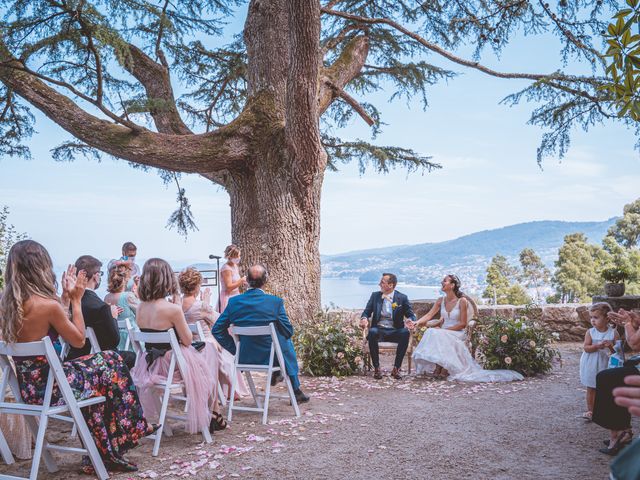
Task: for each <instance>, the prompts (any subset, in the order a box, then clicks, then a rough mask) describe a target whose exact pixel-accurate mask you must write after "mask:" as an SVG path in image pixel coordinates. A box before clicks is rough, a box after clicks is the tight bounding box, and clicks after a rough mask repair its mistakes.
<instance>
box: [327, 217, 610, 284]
mask: <svg viewBox="0 0 640 480" xmlns="http://www.w3.org/2000/svg"><path fill="white" fill-rule="evenodd" d="M615 220H616V218H611V219H609V220H606V221H604V222H561V221H550V220H545V221H537V222H528V223H520V224H517V225H510V226H508V227H503V228H498V229H494V230H484V231H482V232H476V233H472V234H470V235H465V236H463V237H459V238H456V239H454V240H448V241H445V242H438V243H424V244H419V245H401V246H392V247H387V248H376V249H372V250H362V251H356V252H349V253H343V254H338V255H327V256H323V257H322V275H323V276H324V277H339V278H358V279H360V280H361V281H363V282H368V281H377V280H378V278H379V276H380V273H381V272H383V271H392V272H394V273H396V274H398V275H399V277H400V280H401V281H402V282H404V283H413V284H417V285H437V284H438V282H439V281H440V279H441V278H442V275H443V274H445V273H448V272H451V273H456V274H458V275H459V276H460V278H461V279H462V281H463V283H465V284H466V286H467V288H470V289H473V288H476V289H478V288H480V286H481V284H482V283H483V282H484V276H485V270H486V268H487V265H488V264H489V262H490V261H491V258H492V257H493V256H494V255H496V254H502V255H504V256H506V257H507V258H509V259H510V260H512V261H516V260H517V256H518V254H519V253H520V251H521V250H522V249H524V248H527V247H528V248H532V249H534V250H535V251H536V252H537V253H538V255H540V257H541V258H542V260H543V261H544V262H545V263H546V264H547V265H548V266H549V267H553V262H554V261H555V260H556V258H557V254H558V248H560V246H561V245H562V242H563V239H564V236H565V235H568V234H570V233H576V232H582V233H584V234H585V235H586V236H587V238H588V239H589V241H591V242H593V243H600V242H601V241H602V238H603V237H604V236H605V235H606V233H607V230H608V228H609V227H610V226H611V225H613V224H614V223H615Z"/></svg>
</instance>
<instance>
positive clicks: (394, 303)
mask: <svg viewBox="0 0 640 480" xmlns="http://www.w3.org/2000/svg"><path fill="white" fill-rule="evenodd" d="M397 306H398V304H397V303H396V302H393V303H392V304H391V308H392V309H393V310H395V309H396V308H397Z"/></svg>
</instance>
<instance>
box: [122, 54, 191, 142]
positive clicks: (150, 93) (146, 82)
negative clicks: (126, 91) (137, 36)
mask: <svg viewBox="0 0 640 480" xmlns="http://www.w3.org/2000/svg"><path fill="white" fill-rule="evenodd" d="M129 52H130V53H131V61H130V62H125V65H124V68H125V69H126V70H127V71H128V72H129V73H130V74H131V75H133V76H134V77H135V78H136V79H137V80H138V81H139V82H140V83H141V84H142V86H143V87H144V88H145V90H146V92H147V97H148V98H149V99H150V100H160V101H161V105H160V106H159V107H153V108H151V112H150V113H151V116H152V117H153V121H154V123H155V125H156V128H157V129H158V132H160V133H168V134H175V135H189V134H190V133H192V132H191V130H189V127H187V126H186V125H185V123H184V122H183V121H182V118H181V117H180V113H179V112H178V108H177V107H176V100H175V97H174V95H173V88H172V86H171V77H170V75H169V69H168V68H167V67H165V66H164V65H161V64H159V63H157V62H155V61H153V59H151V58H150V57H149V56H148V55H147V54H146V53H144V52H143V51H142V50H140V49H139V48H138V47H136V46H135V45H129Z"/></svg>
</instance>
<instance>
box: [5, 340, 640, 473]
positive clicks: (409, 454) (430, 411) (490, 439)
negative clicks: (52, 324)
mask: <svg viewBox="0 0 640 480" xmlns="http://www.w3.org/2000/svg"><path fill="white" fill-rule="evenodd" d="M560 348H561V352H562V356H563V364H562V365H561V366H560V365H559V366H558V367H556V369H555V370H554V371H553V373H552V374H550V375H547V376H544V377H541V378H534V379H527V380H525V381H524V382H517V383H509V384H459V383H454V382H444V381H438V380H431V379H426V378H419V377H414V376H407V377H405V378H404V379H403V380H400V381H396V380H392V379H391V378H390V377H388V376H386V377H385V378H384V379H383V380H381V381H376V380H374V379H373V378H372V377H370V376H368V377H362V376H361V377H351V378H348V379H345V380H337V379H330V378H303V379H302V385H303V389H304V390H305V391H306V392H307V393H309V394H311V395H312V400H311V402H310V403H308V404H305V405H303V406H302V407H301V410H302V416H301V417H300V418H295V417H292V416H291V413H292V412H293V410H292V409H291V407H290V406H289V405H288V402H287V401H285V400H273V403H272V408H271V410H270V412H271V413H272V414H270V416H269V419H270V423H269V425H262V424H260V423H259V422H258V421H257V414H252V413H239V414H234V415H237V416H234V422H233V424H232V425H231V427H230V428H229V429H228V430H225V431H224V432H217V433H216V435H215V438H214V443H212V444H210V445H206V444H204V445H203V444H202V443H200V442H201V437H199V436H197V435H193V436H189V435H186V434H184V433H182V432H181V431H179V430H177V429H176V433H175V435H174V437H172V438H165V439H163V442H162V446H161V449H160V454H159V456H158V457H157V458H153V457H151V442H145V443H143V444H142V445H141V446H140V447H139V448H137V449H135V450H134V451H132V452H131V453H130V455H129V457H130V459H131V460H133V461H134V462H137V463H138V465H139V467H140V471H139V472H137V473H136V474H118V475H114V476H113V477H112V478H118V479H127V478H132V479H138V478H161V477H164V478H178V477H191V476H193V477H195V478H206V479H222V478H277V479H279V480H281V479H299V478H310V479H316V478H318V479H320V478H344V477H348V478H352V479H370V478H398V479H424V478H437V479H440V478H442V479H457V478H474V479H485V478H495V479H514V478H518V479H540V478H545V479H546V478H554V479H605V478H607V476H608V471H609V468H608V464H609V460H610V458H609V457H607V456H605V455H603V454H601V453H598V451H597V449H598V448H600V447H601V446H602V440H603V439H605V438H608V436H607V435H608V434H607V432H606V431H604V430H603V429H601V428H600V427H598V426H597V425H594V424H592V423H586V422H585V421H584V420H582V419H581V418H580V416H581V414H582V412H583V411H584V410H585V402H584V396H585V393H584V389H583V388H582V387H581V385H580V383H579V378H578V362H579V358H580V352H581V346H580V345H578V344H563V345H561V347H560ZM385 361H386V362H387V363H390V362H391V357H386V358H385ZM277 390H282V387H279V388H278V389H277ZM639 428H640V425H639V424H638V421H637V419H634V429H635V431H636V432H637V431H639ZM50 438H51V440H52V441H64V440H66V439H67V438H68V433H67V431H63V430H60V431H54V432H53V433H52V435H51V436H50ZM57 458H59V459H60V472H58V473H56V474H47V473H46V470H45V468H44V466H42V467H41V470H40V473H41V475H40V478H47V479H49V478H50V479H53V478H57V479H59V478H67V479H72V478H87V477H85V476H83V475H81V474H79V472H78V470H79V458H78V457H77V456H71V455H66V456H57ZM29 465H30V463H29V462H28V461H27V462H20V463H18V464H16V465H15V466H11V467H7V466H6V465H0V472H1V473H5V472H6V473H9V474H16V473H19V474H21V475H26V474H27V471H28V468H29Z"/></svg>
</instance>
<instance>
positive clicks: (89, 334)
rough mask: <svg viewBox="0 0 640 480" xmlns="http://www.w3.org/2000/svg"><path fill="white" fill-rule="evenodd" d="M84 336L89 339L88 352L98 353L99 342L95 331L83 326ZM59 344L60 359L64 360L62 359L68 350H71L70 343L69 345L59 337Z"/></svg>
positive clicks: (99, 348)
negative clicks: (89, 348)
mask: <svg viewBox="0 0 640 480" xmlns="http://www.w3.org/2000/svg"><path fill="white" fill-rule="evenodd" d="M84 338H85V339H86V340H89V345H91V350H90V351H89V353H98V352H101V351H102V348H101V347H100V343H98V337H96V332H95V330H94V329H93V328H91V327H85V328H84ZM59 342H60V346H61V347H62V348H61V349H60V360H62V361H63V362H64V359H65V358H66V357H67V355H68V354H69V350H71V345H69V344H68V343H67V342H66V341H65V340H64V339H63V338H62V337H60V338H59Z"/></svg>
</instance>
